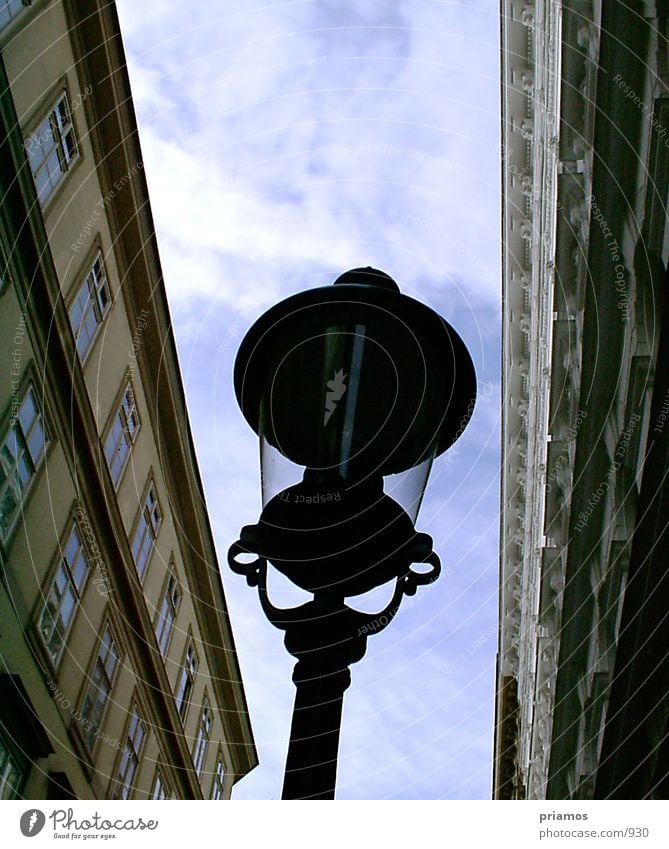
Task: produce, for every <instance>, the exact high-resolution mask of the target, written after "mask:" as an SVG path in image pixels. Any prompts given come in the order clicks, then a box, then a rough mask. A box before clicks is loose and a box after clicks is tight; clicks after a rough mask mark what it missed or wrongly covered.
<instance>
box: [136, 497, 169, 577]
mask: <svg viewBox="0 0 669 849" xmlns="http://www.w3.org/2000/svg"><path fill="white" fill-rule="evenodd" d="M161 519H162V513H161V512H160V504H159V503H158V496H157V495H156V488H155V486H154V484H153V483H151V484H150V485H149V490H148V492H147V494H146V498H145V500H144V505H143V506H142V510H141V513H140V514H139V519H138V521H137V527H136V528H135V535H134V537H133V539H132V556H133V557H134V558H135V566H137V572H138V573H139V577H140V579H142V578H143V577H144V572H145V571H146V566H147V563H148V562H149V558H150V557H151V552H152V551H153V546H154V544H155V542H156V537H157V536H158V528H159V527H160V521H161Z"/></svg>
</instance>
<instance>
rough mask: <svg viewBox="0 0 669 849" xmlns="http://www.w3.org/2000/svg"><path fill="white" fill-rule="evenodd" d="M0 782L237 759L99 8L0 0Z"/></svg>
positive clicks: (213, 565) (216, 770) (130, 786)
mask: <svg viewBox="0 0 669 849" xmlns="http://www.w3.org/2000/svg"><path fill="white" fill-rule="evenodd" d="M0 51H1V60H2V61H1V66H2V67H1V68H0V73H1V75H2V80H1V85H0V88H1V91H2V94H1V98H0V101H1V103H0V105H1V110H2V112H1V119H2V123H3V127H2V130H3V133H2V136H3V142H2V148H3V149H2V152H1V154H0V168H1V170H2V211H1V225H2V230H1V232H0V252H1V256H0V264H1V271H2V277H1V280H0V287H1V288H0V351H1V353H0V399H1V400H0V403H1V405H2V411H1V414H2V418H1V419H0V565H1V568H2V574H1V576H0V622H2V627H1V629H0V690H1V691H2V694H1V696H0V795H1V796H2V798H5V799H11V798H52V799H66V798H82V799H83V798H133V799H150V798H153V799H161V798H184V799H200V798H205V799H220V798H229V797H230V794H231V790H232V786H233V784H234V782H235V781H237V780H238V779H239V778H241V777H243V776H244V775H245V774H247V773H248V772H249V771H250V770H251V769H252V768H253V767H254V766H255V764H256V763H257V756H256V750H255V745H254V740H253V734H252V730H251V725H250V721H249V715H248V709H247V705H246V701H245V696H244V690H243V686H242V681H241V675H240V670H239V665H238V662H237V655H236V651H235V645H234V641H233V636H232V632H231V628H230V622H229V618H228V614H227V607H226V602H225V597H224V593H223V587H222V584H221V578H220V574H219V568H218V563H217V558H216V553H215V550H214V543H213V537H212V532H211V528H210V525H209V519H208V516H207V512H206V508H205V503H204V497H203V491H202V486H201V482H200V478H199V474H198V470H197V463H196V459H195V452H194V447H193V443H192V439H191V435H190V430H189V425H188V417H187V411H186V405H185V398H184V392H183V387H182V383H181V378H180V374H179V368H178V362H177V354H176V347H175V343H174V338H173V334H172V329H171V321H170V315H169V310H168V306H167V301H166V296H165V290H164V286H163V283H162V277H161V270H160V261H159V256H158V252H157V247H156V241H155V234H154V231H153V225H152V220H151V211H150V206H149V199H148V194H147V188H146V181H145V178H144V173H143V164H142V157H141V150H140V146H139V141H138V137H137V127H136V123H135V118H134V113H133V108H132V99H131V93H130V88H129V83H128V78H127V74H126V70H125V59H124V55H123V48H122V43H121V37H120V31H119V24H118V19H117V16H116V10H115V7H114V4H113V3H110V2H96V1H95V0H94V2H83V0H82V2H78V0H33V2H21V1H20V0H10V2H7V3H3V4H2V11H1V12H0Z"/></svg>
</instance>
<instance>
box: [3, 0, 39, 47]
mask: <svg viewBox="0 0 669 849" xmlns="http://www.w3.org/2000/svg"><path fill="white" fill-rule="evenodd" d="M12 2H14V4H15V5H16V3H17V2H18V4H19V5H20V7H21V8H20V9H18V11H15V12H11V11H10V12H9V17H8V18H7V20H6V21H5V23H4V24H3V23H2V21H1V20H0V44H3V45H4V40H5V38H6V37H7V35H10V37H11V34H13V32H14V28H15V27H16V26H17V25H18V24H19V23H20V22H22V21H23V20H24V19H25V17H26V15H27V14H28V13H30V12H31V11H34V9H35V6H37V5H39V2H34V0H8V2H7V4H6V5H7V7H8V8H9V7H11V4H12Z"/></svg>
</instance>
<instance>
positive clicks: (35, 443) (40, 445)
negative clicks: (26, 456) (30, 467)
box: [28, 419, 46, 466]
mask: <svg viewBox="0 0 669 849" xmlns="http://www.w3.org/2000/svg"><path fill="white" fill-rule="evenodd" d="M45 446H46V437H45V435H44V428H43V426H42V422H41V421H40V420H39V419H38V420H37V421H36V422H35V424H34V425H33V429H32V431H31V432H30V434H29V436H28V451H29V452H30V456H31V458H32V461H33V464H34V465H35V466H39V463H40V460H41V459H42V454H43V453H44V448H45Z"/></svg>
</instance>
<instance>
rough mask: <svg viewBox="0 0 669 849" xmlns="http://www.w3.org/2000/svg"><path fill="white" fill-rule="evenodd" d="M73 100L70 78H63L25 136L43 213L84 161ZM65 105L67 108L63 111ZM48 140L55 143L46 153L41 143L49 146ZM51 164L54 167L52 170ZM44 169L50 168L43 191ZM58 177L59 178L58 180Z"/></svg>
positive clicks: (30, 165)
mask: <svg viewBox="0 0 669 849" xmlns="http://www.w3.org/2000/svg"><path fill="white" fill-rule="evenodd" d="M71 100H72V99H71V97H70V91H69V85H68V81H67V78H63V79H62V80H60V81H59V83H58V85H57V86H56V87H55V89H54V90H53V91H52V92H51V94H50V96H49V98H48V99H45V101H44V102H43V104H42V106H41V107H40V109H39V110H38V112H37V116H36V118H35V120H34V121H33V122H31V127H32V128H31V129H30V130H28V131H27V132H26V133H25V135H24V139H23V146H24V150H25V154H26V160H27V162H28V166H29V168H30V172H31V174H32V177H33V184H34V187H35V193H36V195H37V201H38V203H39V205H40V208H41V209H42V210H43V211H46V210H47V209H48V207H49V206H50V204H51V203H52V201H53V200H54V198H55V197H56V196H57V195H58V194H59V192H60V189H61V188H62V186H63V185H64V184H65V182H66V177H67V176H68V174H70V173H71V171H72V170H73V168H74V167H75V166H76V165H77V163H78V162H80V160H81V158H82V155H81V145H80V143H79V132H78V130H77V125H76V121H75V119H74V110H73V109H72V105H71ZM63 104H64V108H61V106H62V105H63ZM70 136H71V139H70V140H71V143H72V149H70V145H68V143H67V139H68V138H70ZM49 137H50V138H51V140H52V144H51V145H50V146H49V148H48V150H46V148H45V147H43V146H42V142H44V144H45V145H47V144H48V143H49ZM35 149H36V150H38V151H39V152H40V160H39V162H37V161H36V159H34V158H33V156H32V152H33V150H35ZM54 154H55V155H56V159H57V160H58V169H57V170H56V169H55V168H53V165H54V162H53V155H54ZM49 164H51V166H52V167H51V168H50V167H49ZM45 168H46V169H47V170H46V174H47V180H46V182H45V183H44V185H43V186H42V188H40V184H39V182H38V175H39V174H40V173H42V172H43V171H44V169H45ZM52 171H53V173H52ZM55 175H57V179H56V176H55Z"/></svg>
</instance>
